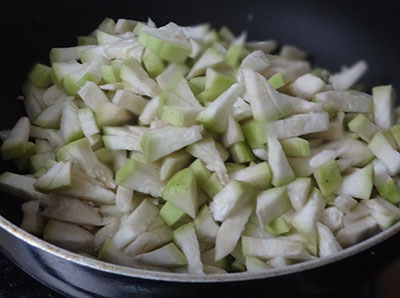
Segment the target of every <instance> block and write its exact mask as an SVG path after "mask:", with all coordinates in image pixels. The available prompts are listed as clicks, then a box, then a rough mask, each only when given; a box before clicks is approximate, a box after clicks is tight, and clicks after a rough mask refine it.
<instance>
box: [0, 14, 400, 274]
mask: <svg viewBox="0 0 400 298" xmlns="http://www.w3.org/2000/svg"><path fill="white" fill-rule="evenodd" d="M79 40H80V43H90V45H80V46H76V47H68V48H53V49H52V50H51V53H50V61H51V63H52V64H51V67H47V66H45V65H41V66H37V65H36V68H37V69H42V70H44V71H43V72H41V71H33V72H31V73H30V75H29V76H28V82H27V83H26V84H25V85H24V88H23V93H24V105H25V108H26V113H27V115H28V117H21V118H20V119H19V120H18V121H17V122H16V124H15V125H14V127H12V128H11V127H10V128H11V129H9V130H2V131H1V132H0V139H1V140H2V146H1V155H2V158H3V160H6V161H9V162H11V163H15V165H16V167H17V169H18V170H19V171H21V173H18V174H14V173H11V172H5V173H3V174H1V175H0V189H1V190H2V191H4V192H6V193H9V194H10V195H13V196H15V197H18V198H21V199H22V200H25V202H24V203H23V205H22V211H23V217H22V223H21V227H22V228H23V229H25V230H27V231H28V232H30V233H32V234H35V235H37V236H39V237H42V238H43V239H45V240H47V241H49V242H51V243H53V244H55V245H58V246H60V247H63V248H66V249H69V250H72V251H74V252H77V253H86V254H91V255H93V256H96V257H97V258H98V259H101V260H104V261H108V262H113V263H116V264H119V265H125V266H130V267H135V268H140V269H146V270H158V271H165V272H171V271H172V272H175V273H177V272H179V273H181V274H192V275H204V274H224V273H227V272H228V273H230V272H234V271H247V272H252V273H261V272H266V271H268V270H271V268H275V269H278V268H283V267H286V266H291V264H293V263H298V262H303V261H307V260H311V259H314V258H316V257H321V258H322V257H325V256H331V255H334V254H336V253H337V252H339V251H340V250H342V249H346V248H347V247H349V246H351V245H354V244H356V243H358V242H360V241H363V240H364V239H367V238H368V237H371V236H373V235H375V234H376V233H378V232H379V231H381V230H385V229H388V228H390V227H391V226H393V225H394V224H395V223H397V222H398V221H399V220H400V208H399V203H400V179H399V178H398V175H399V173H400V152H399V150H400V125H399V124H396V123H399V122H400V120H399V115H400V112H399V111H400V110H399V109H398V108H397V109H395V107H394V103H395V91H394V89H393V87H392V86H391V85H384V86H377V87H375V88H373V89H372V92H371V93H372V94H369V93H366V92H361V91H356V89H357V90H358V88H356V87H355V84H356V82H357V81H358V80H359V79H360V78H361V76H362V75H363V74H364V73H365V71H366V70H367V63H366V62H365V61H362V60H361V61H359V62H357V63H355V64H354V65H352V66H350V67H347V68H342V70H341V71H339V72H337V73H335V74H333V75H331V74H330V72H329V71H328V70H325V69H323V70H318V69H315V70H314V71H311V63H310V62H309V61H307V60H306V59H307V57H308V54H307V53H306V52H304V51H303V50H301V49H299V48H297V47H295V46H292V45H283V46H282V47H281V51H280V53H279V55H271V54H269V53H270V52H271V51H272V50H274V49H275V48H276V47H277V43H276V42H275V41H274V40H266V41H259V42H246V34H242V35H240V36H235V35H234V34H233V33H232V32H231V31H229V29H227V28H226V27H225V28H223V29H221V30H220V31H219V32H217V31H215V30H213V29H212V28H210V26H209V25H206V24H202V25H198V26H193V27H182V26H179V25H177V24H175V23H169V24H167V25H165V26H160V27H157V26H156V24H155V23H154V22H153V21H152V20H151V19H149V20H148V22H147V23H143V22H138V21H134V20H126V19H119V20H118V21H116V22H115V21H113V20H112V19H110V18H106V19H105V20H104V21H103V22H102V23H101V24H100V25H99V26H98V28H97V29H96V30H95V31H94V32H93V34H91V35H90V36H89V37H80V38H79ZM327 169H328V170H327Z"/></svg>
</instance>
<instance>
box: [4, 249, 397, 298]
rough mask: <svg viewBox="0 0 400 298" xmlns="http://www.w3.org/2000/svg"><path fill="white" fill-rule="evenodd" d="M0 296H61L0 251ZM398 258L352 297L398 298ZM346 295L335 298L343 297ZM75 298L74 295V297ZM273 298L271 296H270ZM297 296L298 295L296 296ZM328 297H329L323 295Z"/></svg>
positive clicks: (14, 297) (59, 297) (56, 297)
mask: <svg viewBox="0 0 400 298" xmlns="http://www.w3.org/2000/svg"><path fill="white" fill-rule="evenodd" d="M0 268H1V274H0V298H39V297H40V298H62V297H63V296H62V295H60V294H58V293H56V292H54V291H52V290H50V289H48V288H47V287H46V286H44V285H42V284H40V283H39V282H37V281H36V280H35V279H33V278H32V277H30V276H29V275H28V274H26V273H25V272H23V271H22V270H20V269H19V268H18V267H16V266H15V265H14V264H13V263H11V262H10V261H9V260H8V259H7V258H6V257H5V256H4V255H3V254H1V253H0ZM399 277H400V258H399V259H398V260H397V261H395V262H393V263H392V265H391V266H390V267H389V268H388V269H386V270H385V271H384V272H383V273H382V274H380V275H379V276H378V278H377V279H376V281H375V282H374V283H369V284H366V285H364V286H363V287H362V288H360V289H359V290H358V291H357V294H356V295H354V294H353V293H352V295H351V296H352V298H399V297H400V283H399V282H398V281H399ZM344 297H347V296H342V297H337V295H335V298H344ZM74 298H75V297H74ZM271 298H273V297H271ZM296 298H299V297H296ZM323 298H330V297H327V296H325V297H323Z"/></svg>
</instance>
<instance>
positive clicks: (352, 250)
mask: <svg viewBox="0 0 400 298" xmlns="http://www.w3.org/2000/svg"><path fill="white" fill-rule="evenodd" d="M0 228H1V229H3V230H5V231H6V232H8V233H9V234H11V235H12V236H13V237H16V238H18V239H19V240H20V241H23V242H25V243H27V245H30V246H33V247H35V248H37V249H40V250H42V251H44V252H46V253H49V254H52V255H53V256H55V257H58V258H61V259H64V260H66V261H70V262H73V263H75V264H77V265H80V266H83V267H87V268H91V269H94V270H99V271H102V272H107V273H111V274H116V275H122V276H125V277H131V278H140V279H147V280H153V281H164V282H178V283H218V282H239V281H249V280H257V279H265V278H274V277H278V276H283V275H289V274H294V273H299V272H303V271H308V270H311V269H314V268H317V267H320V266H324V265H328V264H331V263H334V262H336V261H340V260H343V259H346V258H348V257H351V256H353V255H355V254H358V253H361V252H363V251H366V250H367V249H369V248H371V247H373V246H375V245H377V244H379V243H381V242H383V241H384V240H386V239H388V238H390V237H391V236H393V235H395V234H396V233H398V232H399V231H400V221H399V222H397V223H396V224H394V225H393V226H391V227H390V228H388V229H386V230H384V231H381V232H379V233H378V234H376V235H374V236H372V237H370V238H368V239H366V240H364V241H362V242H360V243H357V244H355V245H353V246H350V247H348V248H345V249H343V250H341V251H339V252H337V253H335V254H333V255H331V256H327V257H323V258H317V259H313V260H309V261H304V262H301V263H298V264H294V265H290V266H287V267H283V268H279V269H271V270H268V271H266V272H262V273H248V272H240V273H229V274H211V275H189V274H182V273H171V272H160V271H150V270H144V269H136V268H131V267H126V266H121V265H115V264H111V263H107V262H103V261H100V260H96V259H92V258H88V257H85V256H82V255H79V254H76V253H73V252H71V251H68V250H65V249H63V248H60V247H58V246H55V245H53V244H51V243H48V242H46V241H44V240H42V239H40V238H39V237H36V236H34V235H32V234H30V233H28V232H26V231H24V230H23V229H21V228H20V227H18V226H16V225H14V224H13V223H11V222H10V221H8V220H7V219H6V218H4V217H3V216H1V215H0ZM1 246H2V245H1V243H0V247H1ZM21 266H23V265H22V264H21Z"/></svg>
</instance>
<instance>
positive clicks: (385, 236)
mask: <svg viewBox="0 0 400 298" xmlns="http://www.w3.org/2000/svg"><path fill="white" fill-rule="evenodd" d="M105 16H110V17H113V18H115V19H117V18H121V17H124V18H132V19H139V20H146V18H147V17H148V16H150V17H152V19H153V20H154V21H155V22H156V23H157V24H159V25H162V24H165V23H167V22H168V21H170V20H173V21H175V22H176V23H178V24H182V25H191V24H197V23H203V22H210V23H211V24H212V25H213V26H215V27H220V26H222V25H228V26H229V27H230V28H231V29H232V30H233V31H234V32H235V33H236V34H239V33H240V32H241V31H242V30H247V32H248V36H249V39H269V38H274V39H277V40H278V41H279V42H280V43H289V44H294V45H297V46H299V47H301V48H303V49H305V50H306V51H307V52H309V53H311V54H312V57H311V59H312V61H313V62H314V63H315V64H316V65H319V66H322V67H326V68H328V69H330V70H332V71H337V70H339V69H340V67H341V66H342V65H350V64H351V63H353V62H355V61H356V60H358V59H361V58H362V59H365V60H366V61H367V62H368V63H369V65H370V70H369V72H368V74H367V75H366V77H365V78H364V80H363V82H365V83H366V84H367V86H369V87H371V86H373V85H379V84H388V83H391V84H392V85H393V86H394V87H395V88H396V89H397V90H400V72H399V71H398V66H399V65H400V55H399V53H400V46H399V43H398V42H397V39H398V37H399V33H400V29H399V28H400V26H399V24H398V17H397V10H396V7H395V4H394V2H391V1H379V2H373V3H371V2H368V3H367V2H366V1H363V2H361V1H360V2H358V1H347V2H342V1H330V2H327V1H282V0H281V1H272V0H270V1H246V2H244V1H240V2H239V1H238V2H234V1H227V0H219V1H216V0H214V1H208V0H203V1H190V2H189V1H173V0H169V1H133V0H130V1H117V0H114V1H75V0H69V1H26V2H25V1H24V2H23V1H1V3H0V28H1V29H2V30H1V40H2V42H1V46H0V53H1V58H2V59H1V61H2V62H1V71H0V76H1V77H0V90H1V95H2V101H3V102H2V105H3V108H2V109H1V110H0V114H1V117H0V128H2V129H4V128H9V127H11V126H12V124H13V123H14V122H15V120H16V119H17V118H18V117H19V116H21V115H22V113H23V107H22V104H21V103H20V102H18V101H17V100H16V97H17V96H18V95H20V88H21V85H22V83H23V82H24V80H25V75H26V73H27V71H28V70H29V68H30V66H31V65H32V63H33V62H35V61H40V62H43V63H48V57H47V55H48V52H49V50H50V48H51V47H54V46H72V45H74V44H75V38H76V36H78V35H84V34H87V33H89V32H91V31H92V30H93V29H94V27H95V26H96V25H97V24H98V23H100V21H101V20H102V19H103V18H104V17H105ZM1 167H2V168H1V170H2V171H4V170H7V169H8V170H9V169H10V167H9V165H7V164H2V165H1ZM20 204H21V202H20V201H19V200H17V199H15V198H12V197H9V196H7V195H4V194H1V195H0V248H1V250H2V251H3V252H4V253H5V254H6V255H7V256H8V257H9V258H10V259H11V260H12V261H13V262H14V263H15V264H17V265H18V266H19V267H20V268H22V269H23V270H24V271H26V272H27V273H29V274H30V275H32V276H33V277H35V278H36V279H37V280H39V281H40V282H42V283H44V284H46V285H47V286H48V287H51V288H53V289H55V290H56V291H58V292H60V293H62V294H64V295H66V296H69V297H204V296H206V295H208V296H212V297H218V296H222V297H224V296H230V297H232V296H234V297H235V296H250V295H252V296H269V297H293V296H294V295H296V296H297V297H302V296H304V297H322V296H326V295H327V294H328V293H332V292H334V291H335V290H338V289H341V290H343V289H345V290H346V293H347V294H349V295H350V294H351V293H352V290H353V289H355V288H357V285H358V284H360V283H365V281H368V280H372V279H373V277H374V275H375V274H376V273H377V272H378V271H379V270H381V269H382V268H384V267H385V266H386V265H387V264H389V263H390V261H392V260H393V259H394V258H395V257H398V256H399V251H400V233H399V230H400V223H398V224H396V225H394V226H392V227H391V228H389V229H388V230H386V231H384V232H382V233H380V234H378V235H376V236H374V237H372V238H370V239H368V240H366V241H364V242H362V243H360V244H358V245H355V246H353V247H351V248H348V249H345V250H343V251H341V252H339V253H337V254H336V255H333V256H331V257H327V258H323V259H319V260H313V261H309V262H306V263H301V264H297V265H293V266H289V267H286V268H283V269H276V270H271V271H269V272H267V273H263V274H250V275H249V274H244V273H235V274H230V275H212V276H205V277H197V276H189V275H181V274H172V273H171V274H166V273H159V272H149V271H143V270H137V269H132V268H126V267H121V266H116V265H112V264H107V263H103V262H100V261H96V260H92V259H88V258H85V257H82V256H79V255H76V254H73V253H70V252H68V251H65V250H63V249H60V248H57V247H55V246H53V245H50V244H48V243H46V242H44V241H42V240H40V239H38V238H36V237H34V236H31V235H30V234H28V233H26V232H24V231H22V230H21V229H19V228H18V227H17V226H18V225H19V223H20V220H21V211H20ZM0 278H1V277H0Z"/></svg>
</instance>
